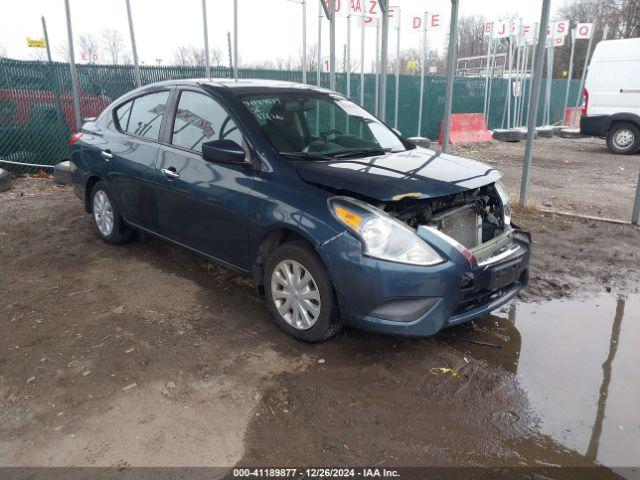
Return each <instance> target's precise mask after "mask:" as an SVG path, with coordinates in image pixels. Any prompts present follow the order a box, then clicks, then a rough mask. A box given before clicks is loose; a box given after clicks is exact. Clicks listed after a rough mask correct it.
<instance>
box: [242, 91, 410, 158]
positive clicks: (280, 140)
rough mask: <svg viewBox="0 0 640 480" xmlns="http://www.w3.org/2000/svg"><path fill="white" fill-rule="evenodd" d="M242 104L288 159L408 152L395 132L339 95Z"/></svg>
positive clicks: (264, 98) (285, 96)
mask: <svg viewBox="0 0 640 480" xmlns="http://www.w3.org/2000/svg"><path fill="white" fill-rule="evenodd" d="M241 100H242V103H243V104H244V105H245V107H247V109H248V110H249V112H250V113H251V114H252V115H253V118H254V119H255V120H256V122H257V123H258V125H259V126H260V128H261V129H262V131H263V132H264V134H265V135H266V136H267V138H268V139H269V140H270V142H271V144H272V145H273V146H274V147H275V149H276V150H277V151H278V152H279V153H280V154H282V155H285V156H289V157H292V158H306V159H311V160H331V159H335V158H346V157H365V156H369V155H380V154H382V153H384V152H399V151H403V150H406V147H405V146H404V144H403V143H402V141H401V140H400V138H398V135H396V134H395V133H394V132H393V130H391V129H390V128H389V127H387V126H386V125H384V124H383V123H381V122H380V121H379V120H378V119H376V118H375V117H374V116H373V115H371V114H370V113H369V112H367V111H366V110H365V109H363V108H362V107H360V106H359V105H356V104H355V103H353V102H351V101H349V100H347V99H346V98H343V97H341V96H339V95H334V94H323V93H314V92H302V93H271V94H261V95H246V96H243V97H242V98H241Z"/></svg>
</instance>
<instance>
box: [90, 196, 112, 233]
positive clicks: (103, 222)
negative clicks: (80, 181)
mask: <svg viewBox="0 0 640 480" xmlns="http://www.w3.org/2000/svg"><path fill="white" fill-rule="evenodd" d="M93 218H94V220H95V221H96V225H97V226H98V230H100V233H101V234H102V235H104V236H105V237H108V236H109V235H111V232H112V231H113V209H112V208H111V202H110V201H109V197H107V194H106V193H104V192H103V191H102V190H98V191H97V192H96V194H95V195H94V196H93Z"/></svg>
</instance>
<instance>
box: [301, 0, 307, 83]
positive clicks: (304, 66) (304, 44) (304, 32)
mask: <svg viewBox="0 0 640 480" xmlns="http://www.w3.org/2000/svg"><path fill="white" fill-rule="evenodd" d="M302 83H307V0H302Z"/></svg>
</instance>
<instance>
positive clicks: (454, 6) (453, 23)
mask: <svg viewBox="0 0 640 480" xmlns="http://www.w3.org/2000/svg"><path fill="white" fill-rule="evenodd" d="M547 1H548V0H547ZM457 40H458V0H451V20H450V22H449V51H448V52H447V85H446V89H445V96H444V129H443V132H442V148H441V151H442V152H443V153H447V152H448V151H449V130H450V128H451V125H450V123H451V107H452V106H453V82H454V81H455V78H456V53H457V52H456V49H457V48H458V41H457Z"/></svg>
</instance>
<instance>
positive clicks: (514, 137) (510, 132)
mask: <svg viewBox="0 0 640 480" xmlns="http://www.w3.org/2000/svg"><path fill="white" fill-rule="evenodd" d="M492 137H493V139H494V140H498V141H500V142H519V141H520V140H522V138H523V137H524V135H523V134H522V132H520V130H515V129H501V128H499V129H496V130H494V131H493V135H492Z"/></svg>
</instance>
